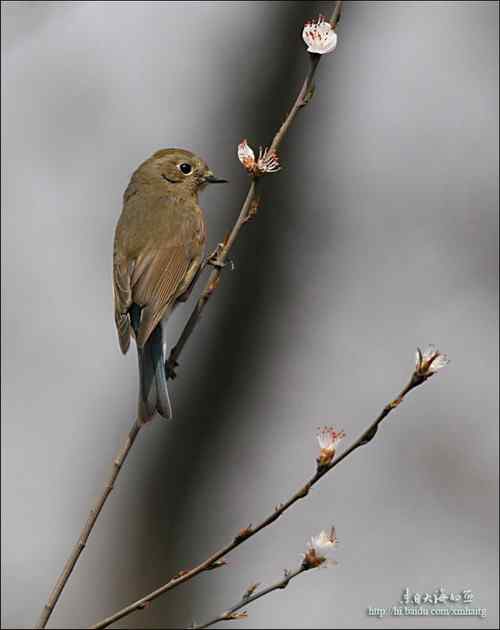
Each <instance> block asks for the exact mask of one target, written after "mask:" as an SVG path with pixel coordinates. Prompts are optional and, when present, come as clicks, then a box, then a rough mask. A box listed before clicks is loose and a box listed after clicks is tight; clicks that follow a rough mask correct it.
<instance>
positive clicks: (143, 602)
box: [91, 372, 427, 630]
mask: <svg viewBox="0 0 500 630" xmlns="http://www.w3.org/2000/svg"><path fill="white" fill-rule="evenodd" d="M426 380H427V377H425V376H422V375H420V374H418V373H417V372H414V373H413V374H412V377H411V379H410V381H409V383H408V384H407V385H406V387H404V388H403V390H402V391H401V393H400V394H399V396H397V398H395V399H394V400H393V401H391V402H390V403H389V404H387V405H386V406H385V407H384V408H383V409H382V411H381V412H380V414H379V415H378V416H377V418H376V419H375V420H374V421H373V422H372V423H371V424H370V426H369V427H368V428H367V429H366V430H365V431H364V432H363V433H362V434H361V435H360V437H359V438H358V439H357V440H356V441H355V442H353V444H351V446H349V448H347V449H346V450H345V451H344V452H343V453H342V454H341V455H339V456H338V457H336V458H335V459H334V460H333V461H332V462H331V464H328V465H325V466H318V467H317V469H316V473H315V474H314V475H313V476H312V477H311V479H309V481H308V482H307V483H306V484H305V485H303V486H302V487H301V488H300V489H299V490H297V492H295V494H293V495H292V496H291V497H290V498H289V499H288V500H287V501H285V502H284V503H280V504H279V505H278V506H277V507H275V509H274V510H273V511H272V512H271V514H269V515H268V516H267V517H266V518H265V519H264V520H263V521H261V522H260V523H259V524H258V525H257V526H255V527H252V526H251V525H249V526H248V527H246V528H244V529H242V530H240V532H239V533H238V534H237V535H236V536H235V538H234V539H233V540H232V541H231V542H230V543H228V544H227V545H225V546H224V547H222V548H221V549H219V551H216V552H215V553H213V554H212V555H211V556H209V557H208V558H207V559H206V560H204V561H203V562H201V563H200V564H198V565H197V566H195V567H193V568H192V569H190V570H188V571H182V572H181V573H179V574H177V575H176V576H174V577H173V578H172V579H170V580H169V581H168V582H167V583H166V584H163V586H160V587H159V588H157V589H156V590H154V591H152V592H151V593H148V594H147V595H144V597H141V598H140V599H138V600H137V601H135V602H133V603H132V604H129V605H128V606H126V607H125V608H122V609H121V610H119V611H118V612H116V613H114V614H113V615H111V616H110V617H106V619H103V620H102V621H100V622H98V623H96V624H95V625H93V626H91V628H92V629H93V630H97V629H98V628H107V627H108V626H109V625H111V624H112V623H114V622H115V621H118V620H119V619H123V617H126V616H127V615H130V614H131V613H133V612H134V611H136V610H141V609H143V608H145V607H146V606H148V605H149V603H150V602H152V601H153V600H154V599H156V598H157V597H160V595H163V594H164V593H167V592H168V591H170V590H172V589H174V588H176V587H177V586H179V585H180V584H183V583H184V582H187V581H188V580H191V579H192V578H194V577H195V576H197V575H199V574H200V573H203V572H204V571H207V570H209V569H210V568H211V567H212V566H213V565H214V564H216V563H218V562H219V561H220V560H221V559H222V558H225V557H227V556H228V555H229V553H231V552H232V551H233V550H234V549H236V548H237V547H239V546H240V545H241V544H243V542H245V541H246V540H248V539H250V538H252V537H253V536H255V535H256V534H257V533H258V532H260V531H261V530H263V529H265V528H266V527H268V526H269V525H271V524H272V523H274V522H275V521H276V520H278V518H279V517H280V516H281V515H282V514H284V513H285V512H286V511H287V510H288V509H289V508H291V507H292V505H294V504H295V503H297V501H300V499H304V498H305V497H306V496H307V495H308V494H309V491H310V490H311V488H312V487H313V486H315V485H316V484H317V483H318V481H319V480H320V479H321V478H322V477H324V476H325V475H326V474H327V473H328V472H330V471H331V470H332V469H333V468H335V467H336V466H337V465H338V464H340V462H342V461H344V460H345V459H346V458H347V457H348V456H349V455H350V454H351V453H353V452H354V451H355V450H357V449H358V448H359V447H360V446H363V445H365V444H368V443H369V442H370V441H371V440H372V439H373V438H374V437H375V434H376V433H377V430H378V427H379V424H380V423H381V422H382V421H383V420H384V418H386V417H387V416H388V415H389V414H390V413H391V411H393V410H394V409H396V407H398V406H399V405H400V404H401V402H402V401H403V399H404V398H405V396H406V395H407V394H408V393H409V392H410V391H411V390H412V389H414V388H415V387H418V386H419V385H421V384H422V383H424V382H425V381H426Z"/></svg>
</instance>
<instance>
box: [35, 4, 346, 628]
mask: <svg viewBox="0 0 500 630" xmlns="http://www.w3.org/2000/svg"><path fill="white" fill-rule="evenodd" d="M342 4H343V3H342V1H339V2H336V4H335V9H334V11H333V14H332V18H331V24H332V27H333V28H335V26H336V25H337V23H338V21H339V19H340V14H341V10H342ZM309 59H310V69H309V72H308V74H307V76H306V78H305V80H304V83H303V85H302V88H301V90H300V92H299V94H298V96H297V98H296V100H295V102H294V104H293V106H292V109H291V110H290V112H289V114H288V115H287V117H286V119H285V121H284V122H283V124H282V125H281V127H280V129H279V130H278V132H277V133H276V135H275V137H274V139H273V142H272V145H271V150H272V151H273V152H274V151H276V150H277V149H278V148H279V146H280V145H281V142H282V141H283V139H284V137H285V135H286V133H287V131H288V129H289V128H290V126H291V124H292V123H293V121H294V120H295V118H296V116H297V114H298V112H299V111H300V109H301V108H302V107H304V106H305V105H307V103H308V102H309V100H310V96H311V93H312V92H311V90H312V86H313V79H314V75H315V73H316V70H317V67H318V64H319V62H320V60H321V55H317V54H310V55H309ZM260 180H261V178H260V177H257V176H254V177H252V181H251V183H250V187H249V190H248V193H247V196H246V199H245V201H244V203H243V206H242V208H241V211H240V214H239V216H238V218H237V220H236V223H235V224H234V226H233V228H232V230H231V232H230V233H229V234H228V236H227V237H226V239H225V241H224V243H222V244H221V247H220V248H219V249H218V251H217V256H216V259H215V260H212V261H211V264H212V265H213V267H214V268H213V270H212V272H211V274H210V276H209V278H208V282H207V284H206V286H205V288H204V290H203V291H202V293H201V295H200V297H199V299H198V302H197V303H196V306H195V307H194V310H193V311H192V313H191V315H190V317H189V319H188V321H187V323H186V325H185V327H184V329H183V331H182V333H181V335H180V337H179V340H178V342H177V343H176V345H175V346H174V348H172V350H171V352H170V355H169V358H168V360H167V361H166V363H165V370H166V373H167V379H169V378H170V379H173V378H175V376H176V373H175V368H176V367H177V366H178V359H179V357H180V355H181V353H182V351H183V349H184V346H185V345H186V343H187V341H188V339H189V337H190V336H191V334H192V333H193V331H194V329H195V327H196V325H197V324H198V322H199V320H200V318H201V315H202V313H203V310H204V309H205V306H206V305H207V303H208V301H209V300H210V298H211V297H212V295H213V293H214V291H215V289H216V288H217V286H218V284H219V282H220V275H221V273H222V268H223V267H224V265H225V263H226V261H227V259H228V255H229V252H230V250H231V248H232V246H233V245H234V243H235V241H236V239H237V237H238V235H239V233H240V231H241V228H242V227H243V226H244V225H245V223H247V222H248V221H249V219H250V218H252V216H253V215H254V214H255V211H256V206H257V205H258V197H257V189H258V185H259V184H260ZM140 429H141V425H140V424H139V423H138V422H137V421H134V423H133V425H132V427H131V429H130V431H129V433H128V436H127V440H126V443H125V446H124V447H123V448H121V449H120V450H119V451H118V454H117V455H116V457H115V459H114V463H113V470H112V473H111V476H110V478H109V481H108V483H107V484H106V486H105V487H104V490H103V492H102V494H101V496H100V497H99V498H98V499H97V502H96V504H95V506H94V508H93V509H92V510H91V511H90V515H89V517H88V520H87V522H86V524H85V526H84V527H83V529H82V531H81V533H80V536H79V538H78V541H77V543H76V545H75V546H74V548H73V550H72V552H71V554H70V556H69V558H68V560H67V561H66V564H65V565H64V568H63V570H62V572H61V574H60V576H59V578H58V579H57V582H56V584H55V586H54V588H53V590H52V592H51V594H50V595H49V598H48V601H47V603H46V604H45V606H44V607H43V609H42V612H41V614H40V617H39V620H38V623H37V625H36V628H37V629H43V628H45V627H46V625H47V622H48V621H49V618H50V616H51V614H52V612H53V610H54V608H55V606H56V604H57V602H58V600H59V597H60V596H61V593H62V591H63V589H64V587H65V586H66V583H67V581H68V580H69V578H70V576H71V573H72V571H73V569H74V568H75V565H76V563H77V561H78V558H79V557H80V554H81V553H82V551H83V549H84V547H85V545H86V542H87V539H88V538H89V536H90V533H91V532H92V529H93V528H94V525H95V523H96V521H97V518H98V517H99V514H100V512H101V510H102V508H103V506H104V504H105V502H106V499H107V498H108V496H109V494H110V492H111V490H112V489H113V484H114V482H115V481H116V478H117V477H118V474H119V473H120V470H121V467H122V465H123V463H124V461H125V459H126V457H127V455H128V453H129V451H130V449H131V448H132V445H133V444H134V442H135V439H136V437H137V435H138V433H139V431H140Z"/></svg>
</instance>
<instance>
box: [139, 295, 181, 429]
mask: <svg viewBox="0 0 500 630" xmlns="http://www.w3.org/2000/svg"><path fill="white" fill-rule="evenodd" d="M134 306H135V305H134ZM137 310H139V309H137ZM130 315H131V320H132V327H133V328H134V330H135V329H136V326H135V325H134V324H136V323H137V324H138V322H137V314H136V313H134V312H133V311H132V309H131V313H130ZM139 318H140V312H139ZM134 320H136V321H134ZM137 328H138V326H137ZM137 357H138V361H139V404H138V409H137V417H138V420H139V422H142V423H143V422H148V420H151V418H152V417H153V416H154V414H155V412H156V411H158V413H159V414H160V416H163V417H164V418H166V419H167V420H168V419H170V418H171V417H172V406H171V404H170V398H169V395H168V389H167V377H166V374H165V344H164V342H163V333H162V323H161V322H160V323H159V324H158V325H157V326H156V328H155V329H154V330H153V332H152V333H151V335H150V336H149V339H148V340H147V341H146V343H145V344H144V346H143V347H142V348H139V347H138V348H137Z"/></svg>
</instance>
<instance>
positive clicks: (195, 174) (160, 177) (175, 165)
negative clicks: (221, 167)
mask: <svg viewBox="0 0 500 630" xmlns="http://www.w3.org/2000/svg"><path fill="white" fill-rule="evenodd" d="M139 170H140V171H142V173H141V174H142V175H145V176H146V177H147V179H149V180H151V178H153V180H154V181H155V182H156V183H162V184H163V185H168V186H169V187H170V188H173V189H174V190H176V191H178V192H181V191H185V192H187V193H192V194H196V193H197V192H198V191H200V190H201V189H202V188H204V187H205V186H206V185H207V184H217V183H224V182H226V181H227V180H225V179H219V178H218V177H216V176H215V175H214V173H213V172H212V171H211V170H210V169H209V167H208V166H207V164H206V163H205V162H204V161H203V160H202V159H201V158H199V157H198V156H197V155H195V154H194V153H191V151H186V150H184V149H162V150H161V151H157V152H156V153H155V154H154V155H152V156H151V157H150V158H149V160H146V162H144V164H142V166H141V167H140V169H139Z"/></svg>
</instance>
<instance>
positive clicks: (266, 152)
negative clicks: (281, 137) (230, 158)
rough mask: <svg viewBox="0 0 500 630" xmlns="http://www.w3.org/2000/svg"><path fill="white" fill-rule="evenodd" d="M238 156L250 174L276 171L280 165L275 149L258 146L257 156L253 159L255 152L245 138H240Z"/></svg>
mask: <svg viewBox="0 0 500 630" xmlns="http://www.w3.org/2000/svg"><path fill="white" fill-rule="evenodd" d="M238 158H239V160H240V162H241V163H242V164H243V166H244V167H245V169H246V170H247V171H248V172H249V173H252V175H264V174H265V173H276V171H279V170H280V168H281V166H280V162H279V158H278V155H277V154H276V152H275V151H271V150H270V149H268V148H265V149H263V148H262V147H260V150H259V157H258V158H257V160H256V159H255V153H254V151H253V149H252V147H251V146H250V145H249V144H248V141H247V140H242V141H241V142H240V144H239V145H238Z"/></svg>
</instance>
